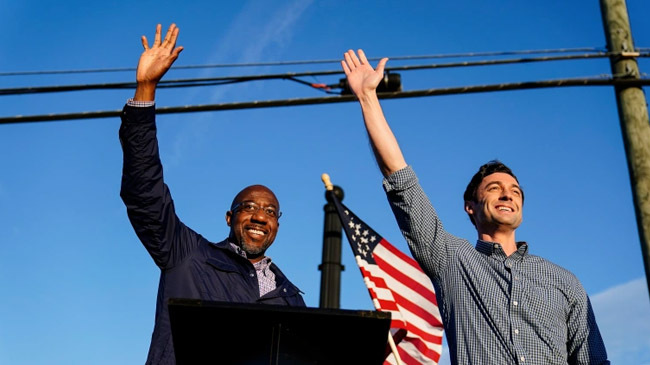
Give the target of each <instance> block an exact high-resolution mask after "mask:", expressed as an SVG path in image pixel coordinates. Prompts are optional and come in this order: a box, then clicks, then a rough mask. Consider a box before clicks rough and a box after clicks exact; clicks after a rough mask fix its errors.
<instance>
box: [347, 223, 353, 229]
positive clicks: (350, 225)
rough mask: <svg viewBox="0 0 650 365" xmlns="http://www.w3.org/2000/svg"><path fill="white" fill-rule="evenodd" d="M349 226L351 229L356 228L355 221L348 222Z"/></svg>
mask: <svg viewBox="0 0 650 365" xmlns="http://www.w3.org/2000/svg"><path fill="white" fill-rule="evenodd" d="M348 227H350V228H351V229H352V228H354V223H353V222H352V221H350V222H348Z"/></svg>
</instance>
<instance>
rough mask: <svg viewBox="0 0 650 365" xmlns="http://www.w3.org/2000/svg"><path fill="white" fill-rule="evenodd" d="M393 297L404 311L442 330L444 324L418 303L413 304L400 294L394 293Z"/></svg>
mask: <svg viewBox="0 0 650 365" xmlns="http://www.w3.org/2000/svg"><path fill="white" fill-rule="evenodd" d="M393 297H394V298H395V301H396V302H397V304H398V305H400V306H402V307H403V308H404V309H406V310H408V311H409V312H411V313H413V314H415V315H417V316H418V317H420V318H422V319H423V320H425V321H426V322H427V323H429V324H431V325H432V326H434V327H440V328H442V323H441V322H440V321H439V320H438V318H436V317H435V316H434V315H433V314H431V313H429V312H428V311H427V310H425V309H424V308H422V307H421V306H419V305H418V304H417V303H413V302H412V301H410V300H408V299H407V298H406V297H403V296H401V295H399V293H397V292H393Z"/></svg>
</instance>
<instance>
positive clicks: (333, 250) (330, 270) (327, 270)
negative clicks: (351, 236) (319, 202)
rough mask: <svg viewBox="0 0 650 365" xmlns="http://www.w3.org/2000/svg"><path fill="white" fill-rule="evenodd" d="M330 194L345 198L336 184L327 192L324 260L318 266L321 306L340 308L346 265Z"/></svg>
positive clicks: (340, 198)
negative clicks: (342, 258)
mask: <svg viewBox="0 0 650 365" xmlns="http://www.w3.org/2000/svg"><path fill="white" fill-rule="evenodd" d="M330 194H336V197H337V198H338V199H339V201H341V200H343V189H341V188H340V187H339V186H336V185H335V186H334V189H333V190H332V191H326V192H325V199H327V204H325V206H324V207H323V210H324V211H325V223H324V228H323V262H322V263H321V264H320V265H319V266H318V269H319V270H320V271H321V279H320V307H321V308H332V309H338V308H340V306H341V303H340V297H341V271H343V270H345V267H344V266H343V265H342V264H341V237H342V231H341V230H342V227H341V220H340V219H339V217H338V214H337V213H336V207H335V206H334V203H332V198H331V196H330Z"/></svg>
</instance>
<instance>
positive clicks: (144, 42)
mask: <svg viewBox="0 0 650 365" xmlns="http://www.w3.org/2000/svg"><path fill="white" fill-rule="evenodd" d="M140 41H141V42H142V47H144V50H145V51H147V50H149V41H147V37H145V36H142V38H140Z"/></svg>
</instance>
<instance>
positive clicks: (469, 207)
mask: <svg viewBox="0 0 650 365" xmlns="http://www.w3.org/2000/svg"><path fill="white" fill-rule="evenodd" d="M465 212H466V213H467V214H469V215H473V214H474V202H472V201H469V200H465Z"/></svg>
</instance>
